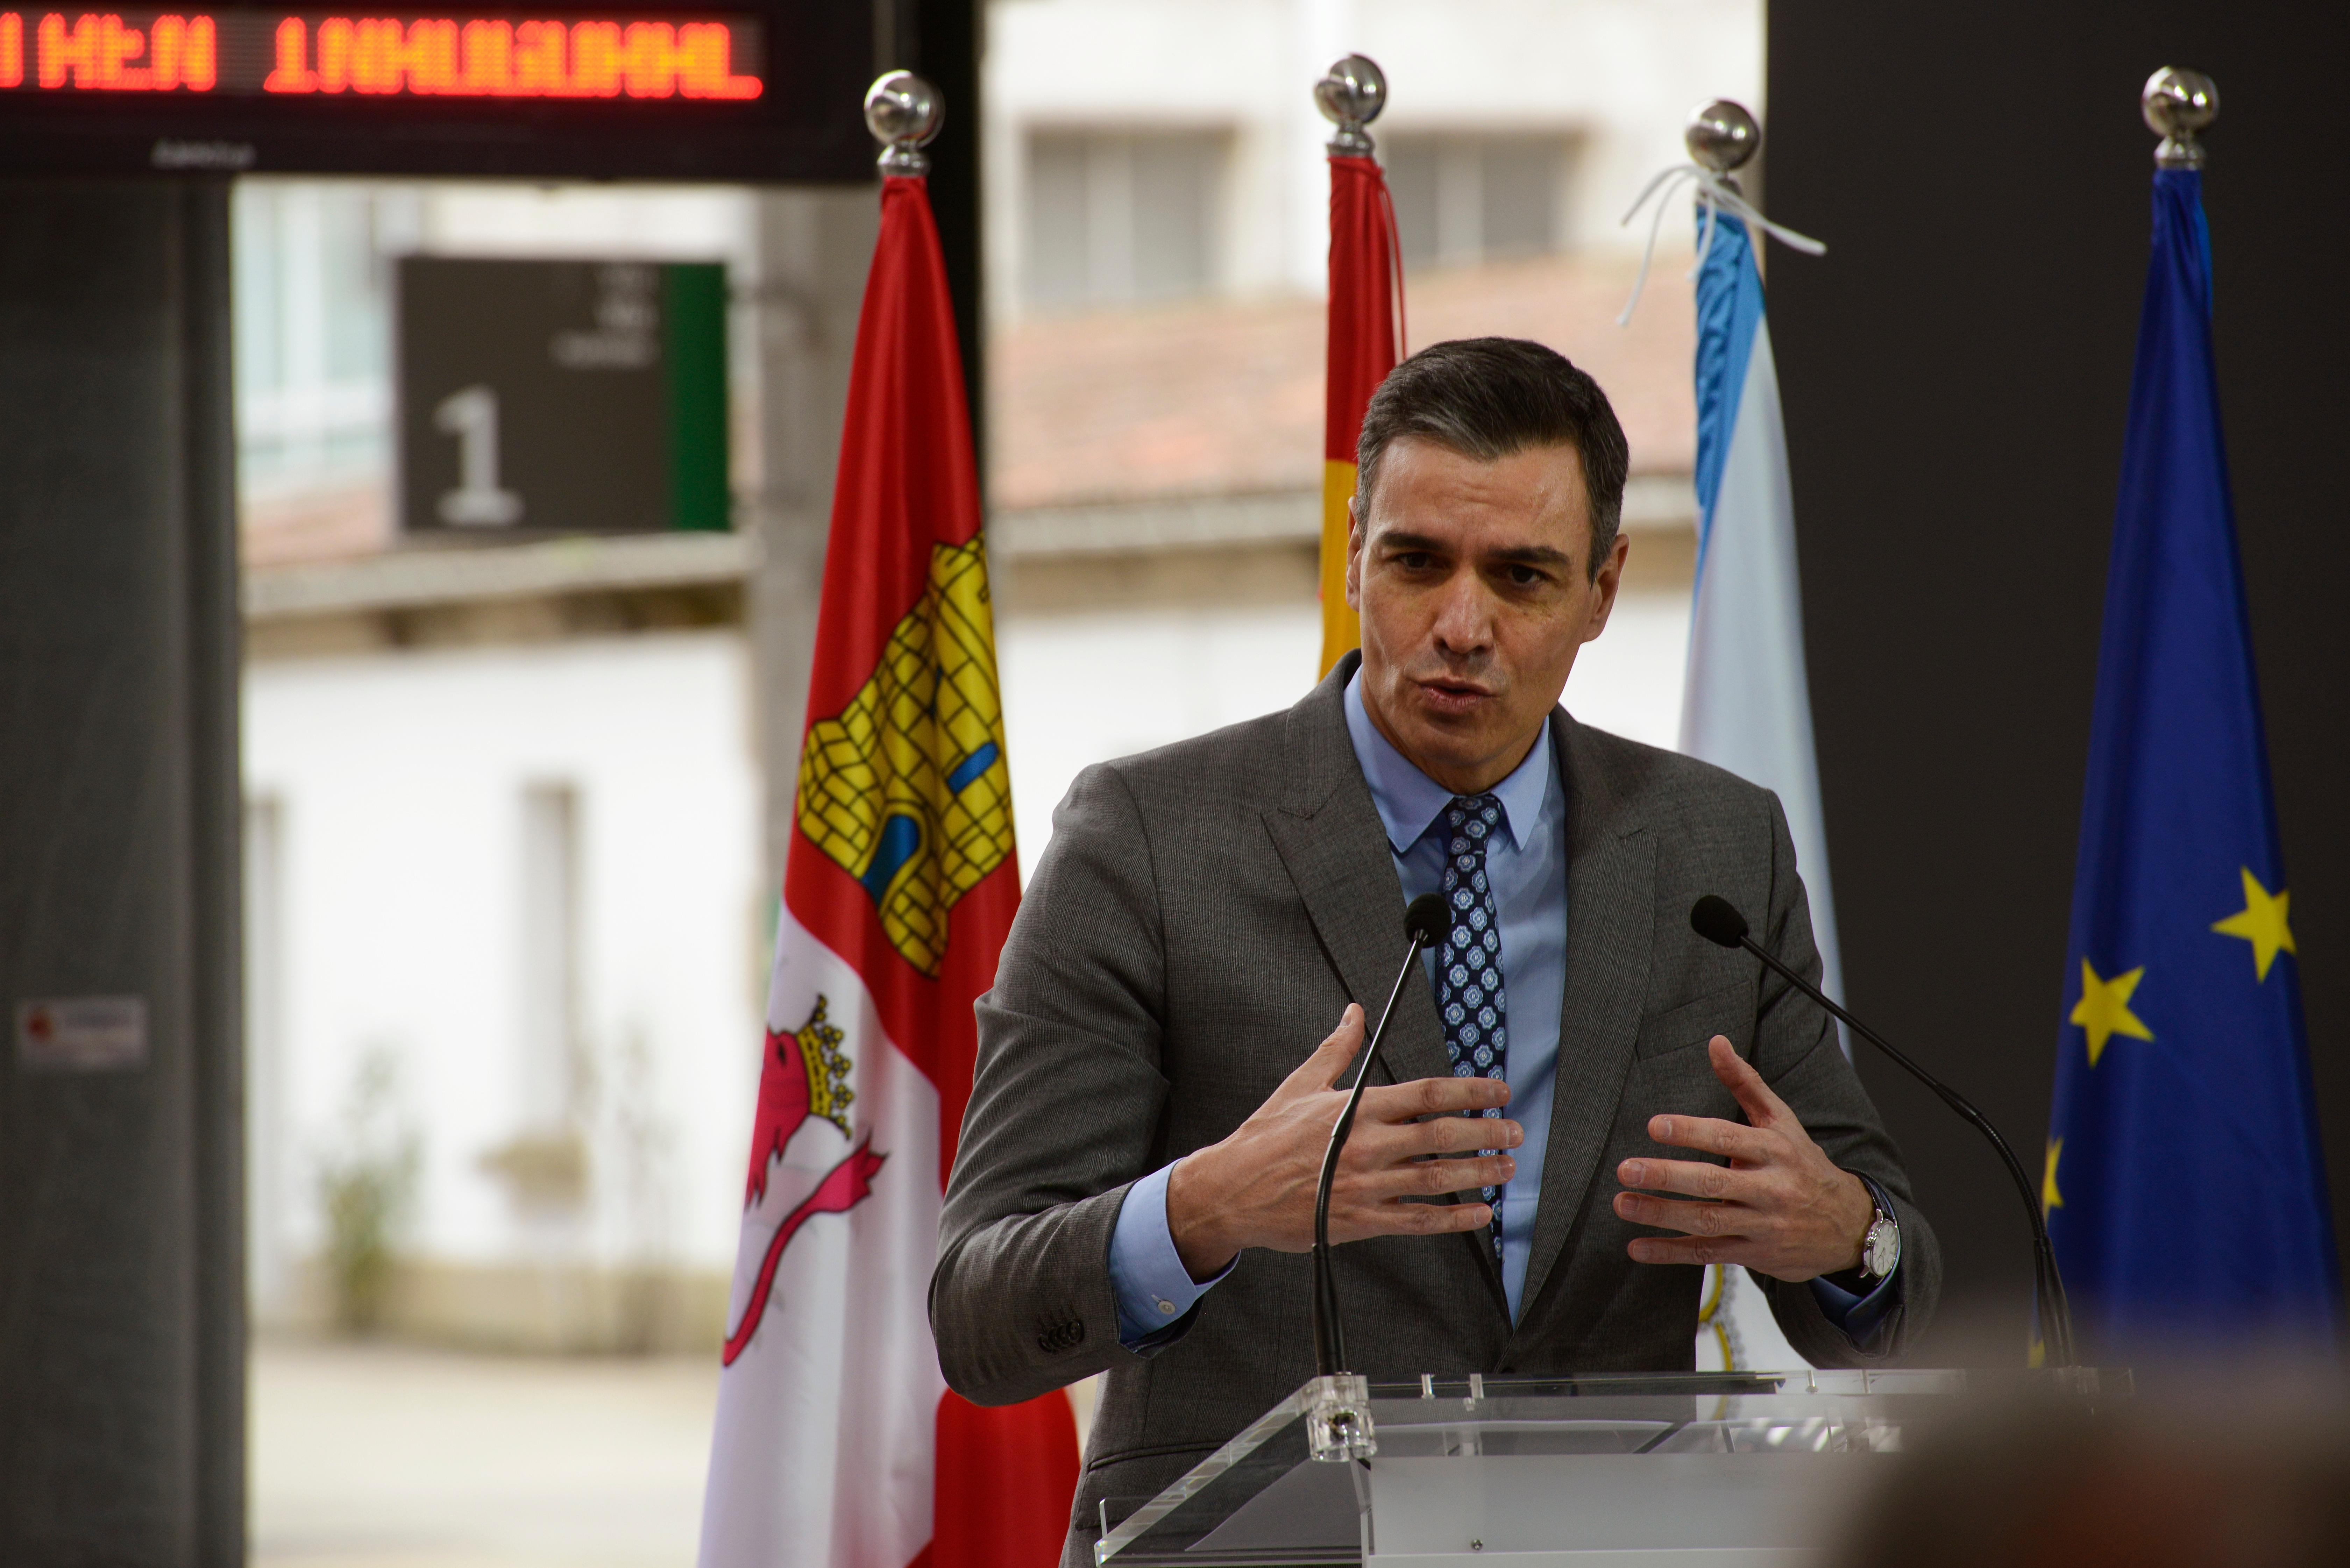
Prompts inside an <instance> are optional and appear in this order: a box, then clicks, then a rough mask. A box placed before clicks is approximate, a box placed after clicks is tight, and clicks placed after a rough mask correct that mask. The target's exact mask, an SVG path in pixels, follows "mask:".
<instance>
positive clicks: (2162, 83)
mask: <svg viewBox="0 0 2350 1568" xmlns="http://www.w3.org/2000/svg"><path fill="white" fill-rule="evenodd" d="M2137 107H2138V112H2139V113H2141V114H2143V115H2145V116H2146V128H2147V130H2151V131H2153V132H2154V133H2155V134H2156V135H2157V136H2159V137H2161V138H2162V145H2161V146H2159V147H2158V148H2156V149H2155V150H2154V161H2155V162H2156V163H2157V164H2158V165H2159V166H2160V167H2162V168H2165V169H2200V168H2202V167H2203V143H2202V142H2200V141H2199V140H2196V136H2195V133H2196V132H2197V131H2199V130H2202V129H2204V128H2205V127H2206V126H2208V125H2210V123H2211V122H2212V121H2213V120H2215V119H2219V118H2220V89H2219V88H2217V87H2216V86H2214V85H2213V84H2212V81H2211V78H2210V77H2207V76H2205V75H2204V74H2203V73H2202V72H2201V71H2190V70H2185V69H2182V68H2180V67H2178V66H2165V67H2162V68H2161V69H2160V70H2158V71H2157V72H2155V73H2154V75H2152V76H2150V77H2148V78H2146V87H2145V88H2144V89H2142V90H2141V91H2140V92H2139V93H2138V95H2137Z"/></svg>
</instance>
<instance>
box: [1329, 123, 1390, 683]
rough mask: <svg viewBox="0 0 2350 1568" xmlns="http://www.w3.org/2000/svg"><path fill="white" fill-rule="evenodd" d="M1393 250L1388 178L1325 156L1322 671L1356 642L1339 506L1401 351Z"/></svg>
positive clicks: (1353, 160)
mask: <svg viewBox="0 0 2350 1568" xmlns="http://www.w3.org/2000/svg"><path fill="white" fill-rule="evenodd" d="M1401 256H1402V252H1401V250H1400V248H1399V246H1398V244H1397V243H1396V222H1395V203H1394V202H1392V201H1390V200H1389V199H1388V182H1387V177H1386V176H1385V175H1384V174H1382V173H1380V171H1379V166H1378V162H1377V161H1375V160H1374V159H1372V158H1371V157H1369V156H1368V155H1367V154H1360V155H1358V154H1354V153H1345V152H1333V153H1332V154H1331V155H1330V343H1329V369H1328V379H1327V380H1326V389H1325V393H1324V401H1323V413H1322V458H1323V462H1322V673H1324V674H1325V675H1327V674H1328V673H1329V672H1330V667H1331V666H1332V665H1334V664H1336V663H1337V662H1338V660H1339V659H1340V657H1341V656H1343V655H1344V654H1345V653H1346V652H1347V650H1348V649H1352V648H1354V647H1355V646H1356V645H1357V643H1359V642H1361V641H1362V627H1361V625H1360V623H1359V622H1358V621H1357V619H1356V618H1355V612H1354V611H1353V610H1351V609H1349V608H1347V503H1348V502H1350V501H1352V500H1353V499H1354V498H1355V441H1356V439H1357V437H1359V436H1360V435H1361V434H1362V433H1363V410H1364V408H1365V407H1366V406H1367V405H1368V403H1369V402H1370V400H1371V394H1372V393H1373V392H1374V391H1377V390H1378V385H1379V383H1380V382H1381V381H1384V380H1386V379H1387V377H1388V371H1389V370H1392V369H1395V365H1396V359H1397V357H1398V355H1399V350H1400V349H1401V348H1402V342H1401V338H1402V336H1403V334H1402V332H1401V330H1400V328H1399V317H1400V315H1401V310H1402V305H1403V277H1402V267H1401Z"/></svg>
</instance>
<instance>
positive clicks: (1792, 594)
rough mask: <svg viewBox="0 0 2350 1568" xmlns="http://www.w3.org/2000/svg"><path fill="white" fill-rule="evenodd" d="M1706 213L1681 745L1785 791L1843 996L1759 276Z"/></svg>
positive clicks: (1821, 934)
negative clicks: (1691, 593) (1693, 561)
mask: <svg viewBox="0 0 2350 1568" xmlns="http://www.w3.org/2000/svg"><path fill="white" fill-rule="evenodd" d="M1698 223H1699V226H1700V233H1702V231H1703V228H1704V226H1705V225H1706V224H1708V223H1711V225H1712V226H1713V233H1712V234H1711V238H1710V239H1707V240H1705V241H1704V242H1703V243H1704V244H1705V256H1704V260H1703V262H1702V264H1701V265H1700V267H1699V270H1698V275H1697V475H1696V478H1697V587H1696V594H1695V602H1694V605H1693V607H1692V609H1691V613H1690V641H1689V669H1688V672H1687V674H1686V675H1685V676H1684V677H1683V682H1682V687H1681V741H1680V749H1681V750H1682V751H1683V752H1684V753H1688V754H1689V755H1690V756H1692V757H1699V758H1701V759H1703V760H1704V761H1706V762H1709V763H1715V764H1717V765H1718V766H1721V767H1725V768H1728V769H1729V770H1730V771H1731V773H1734V774H1737V775H1738V776H1739V777H1741V778H1743V779H1747V780H1749V781H1751V782H1752V783H1754V784H1761V785H1763V787H1764V788H1766V789H1770V790H1773V791H1776V792H1777V794H1778V796H1779V804H1780V805H1781V806H1782V807H1783V808H1784V809H1785V811H1786V813H1787V831H1788V833H1789V834H1790V835H1791V836H1793V837H1794V841H1795V865H1796V867H1797V868H1798V869H1799V870H1800V871H1801V872H1802V873H1803V877H1804V892H1805V893H1806V894H1807V895H1808V896H1809V897H1810V899H1811V906H1812V935H1813V938H1814V940H1816V941H1817V942H1818V943H1819V949H1820V961H1821V964H1822V966H1823V968H1824V969H1825V973H1824V974H1823V976H1822V977H1821V981H1820V989H1822V990H1823V991H1825V992H1827V993H1828V994H1829V995H1830V996H1834V997H1837V998H1841V997H1842V996H1843V994H1844V985H1843V970H1842V966H1841V964H1840V963H1839V962H1838V961H1837V958H1836V933H1835V898H1833V897H1832V896H1831V894H1830V893H1829V891H1828V842H1827V832H1826V829H1825V827H1824V826H1822V818H1821V815H1820V767H1819V761H1818V758H1817V757H1816V756H1815V755H1814V753H1813V750H1812V688H1811V680H1810V677H1809V676H1808V675H1807V674H1806V673H1805V672H1804V597H1803V589H1802V585H1801V582H1800V580H1799V578H1798V577H1797V575H1796V568H1795V499H1794V490H1793V488H1792V487H1791V486H1790V484H1789V483H1788V478H1787V429H1786V425H1785V422H1784V421H1783V420H1782V419H1781V418H1780V414H1779V371H1778V367H1777V366H1776V364H1775V363H1774V362H1773V359H1772V358H1771V325H1770V323H1769V321H1768V320H1766V319H1765V318H1764V316H1763V275H1762V274H1761V273H1760V272H1759V271H1758V270H1756V268H1755V265H1754V247H1753V244H1752V242H1751V240H1750V239H1749V237H1748V234H1747V229H1746V225H1745V224H1744V223H1742V222H1741V221H1739V220H1738V219H1737V218H1734V217H1732V216H1731V215H1730V214H1729V213H1723V212H1720V211H1713V212H1706V211H1702V210H1701V211H1700V213H1699V215H1698Z"/></svg>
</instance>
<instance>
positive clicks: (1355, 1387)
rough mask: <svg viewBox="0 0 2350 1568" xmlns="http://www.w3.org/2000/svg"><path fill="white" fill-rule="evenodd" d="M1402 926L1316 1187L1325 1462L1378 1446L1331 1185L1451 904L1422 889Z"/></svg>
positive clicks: (1308, 1424)
mask: <svg viewBox="0 0 2350 1568" xmlns="http://www.w3.org/2000/svg"><path fill="white" fill-rule="evenodd" d="M1403 929H1404V933H1405V934H1406V935H1407V936H1409V938H1410V939H1411V946H1410V948H1409V950H1407V951H1406V952H1405V953H1404V957H1403V967H1402V968H1401V969H1400V970H1399V971H1396V980H1395V985H1394V986H1393V987H1392V988H1391V989H1390V990H1389V991H1388V1002H1387V1005H1386V1006H1385V1007H1384V1008H1382V1009H1380V1011H1379V1022H1378V1027H1377V1028H1375V1029H1373V1030H1372V1031H1371V1038H1370V1043H1369V1044H1367V1045H1365V1046H1364V1047H1363V1058H1362V1063H1361V1064H1360V1065H1359V1066H1358V1067H1357V1069H1356V1071H1355V1086H1354V1088H1353V1089H1352V1090H1350V1091H1349V1092H1348V1093H1347V1104H1346V1106H1345V1107H1344V1108H1343V1109H1341V1110H1340V1111H1339V1113H1338V1119H1337V1120H1336V1122H1334V1123H1332V1124H1331V1127H1330V1142H1329V1145H1328V1147H1326V1148H1325V1149H1324V1150H1323V1151H1322V1175H1321V1179H1320V1180H1318V1181H1317V1182H1315V1187H1314V1366H1315V1378H1314V1381H1313V1382H1311V1383H1309V1384H1307V1385H1306V1386H1305V1388H1304V1389H1302V1390H1300V1395H1301V1397H1302V1398H1303V1399H1304V1401H1305V1404H1304V1407H1303V1414H1304V1415H1305V1447H1306V1451H1307V1452H1308V1453H1310V1454H1311V1455H1312V1456H1313V1457H1314V1458H1315V1459H1319V1460H1323V1461H1326V1462H1343V1461H1346V1460H1351V1459H1369V1458H1370V1457H1371V1456H1372V1455H1373V1454H1375V1453H1377V1452H1378V1438H1376V1437H1375V1436H1374V1434H1373V1432H1372V1428H1371V1389H1370V1383H1369V1381H1368V1380H1367V1379H1366V1378H1363V1377H1360V1376H1357V1375H1356V1374H1354V1373H1351V1372H1348V1371H1347V1370H1346V1366H1347V1330H1346V1324H1345V1320H1344V1319H1343V1318H1342V1317H1341V1315H1340V1314H1339V1311H1338V1282H1337V1279H1336V1275H1335V1273H1334V1272H1333V1271H1332V1269H1331V1266H1330V1187H1331V1184H1332V1183H1333V1182H1334V1181H1336V1179H1337V1176H1338V1156H1339V1154H1340V1153H1341V1152H1342V1151H1343V1150H1344V1149H1345V1148H1346V1147H1347V1134H1349V1133H1351V1132H1352V1131H1354V1129H1355V1113H1356V1112H1357V1110H1359V1109H1360V1108H1361V1106H1362V1104H1363V1090H1364V1089H1365V1088H1367V1086H1369V1084H1370V1081H1371V1069H1372V1068H1373V1067H1374V1066H1376V1065H1377V1064H1378V1058H1379V1045H1380V1044H1381V1043H1382V1042H1383V1041H1385V1040H1386V1039H1387V1037H1388V1024H1389V1023H1393V1022H1394V1021H1395V1010H1396V1003H1397V1002H1399V1001H1401V1000H1402V999H1403V988H1404V986H1405V984H1406V983H1407V982H1408V981H1409V980H1410V979H1411V976H1412V971H1414V970H1416V969H1418V968H1419V955H1420V954H1421V953H1423V952H1425V951H1426V950H1428V949H1429V948H1430V947H1432V946H1434V945H1435V944H1436V943H1438V942H1439V941H1441V940H1443V938H1444V936H1445V934H1446V933H1447V932H1449V931H1450V930H1451V929H1452V911H1451V909H1448V908H1447V907H1446V906H1445V902H1444V900H1443V899H1442V898H1440V897H1438V896H1437V895H1436V894H1434V893H1423V894H1421V895H1420V896H1419V898H1414V899H1413V900H1412V901H1411V905H1410V907H1409V909H1405V910H1404V916H1403Z"/></svg>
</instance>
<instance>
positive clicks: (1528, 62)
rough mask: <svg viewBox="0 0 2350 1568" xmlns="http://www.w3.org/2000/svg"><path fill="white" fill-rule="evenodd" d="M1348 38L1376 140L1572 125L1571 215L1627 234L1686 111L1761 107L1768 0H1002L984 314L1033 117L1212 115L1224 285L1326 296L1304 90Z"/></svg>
mask: <svg viewBox="0 0 2350 1568" xmlns="http://www.w3.org/2000/svg"><path fill="white" fill-rule="evenodd" d="M1350 51H1360V52H1361V53H1364V54H1367V55H1369V56H1370V57H1372V58H1373V59H1375V60H1377V61H1378V63H1379V66H1380V68H1381V69H1382V70H1384V71H1385V72H1386V73H1387V78H1388V92H1389V107H1388V110H1387V112H1386V114H1385V115H1384V116H1383V117H1382V118H1381V119H1380V120H1379V121H1378V124H1377V125H1376V126H1374V127H1373V134H1374V136H1377V135H1379V134H1381V133H1388V132H1395V131H1407V132H1414V131H1416V132H1434V131H1479V130H1482V131H1506V132H1511V133H1527V132H1542V131H1555V132H1559V133H1562V134H1567V133H1572V134H1575V135H1576V136H1577V137H1578V138H1580V139H1581V141H1582V145H1583V149H1584V151H1583V156H1582V160H1581V166H1580V168H1579V170H1578V178H1577V180H1576V182H1575V196H1574V202H1575V210H1574V211H1573V213H1571V214H1570V223H1569V226H1570V229H1571V232H1573V233H1575V234H1578V235H1582V236H1585V237H1586V240H1587V241H1588V242H1589V243H1593V244H1607V245H1617V246H1628V245H1632V244H1637V243H1638V238H1637V236H1636V235H1634V234H1632V233H1631V232H1630V231H1627V230H1623V229H1621V228H1619V226H1618V223H1617V220H1618V219H1620V218H1621V217H1622V216H1623V212H1624V209H1625V208H1626V207H1627V206H1628V205H1629V204H1630V202H1631V200H1632V198H1633V197H1634V196H1635V195H1637V194H1638V191H1639V188H1640V186H1641V184H1642V183H1643V182H1646V181H1647V180H1648V177H1649V176H1650V175H1652V174H1654V173H1655V172H1656V171H1658V170H1659V169H1662V168H1664V167H1665V166H1666V165H1667V164H1669V163H1676V162H1680V161H1684V159H1685V157H1686V154H1685V153H1684V152H1683V151H1682V148H1681V140H1680V136H1681V125H1682V121H1683V119H1685V117H1686V116H1687V114H1688V111H1689V110H1690V109H1691V108H1693V107H1695V106H1696V105H1698V104H1700V103H1702V102H1704V101H1705V100H1707V99H1712V98H1718V97H1728V98H1734V99H1739V100H1740V101H1741V102H1742V103H1745V104H1746V105H1747V106H1748V107H1749V108H1752V109H1755V110H1756V112H1758V113H1760V112H1761V110H1762V103H1761V94H1762V90H1763V6H1762V0H1442V3H1441V4H1435V3H1431V0H996V3H995V4H994V5H992V6H990V8H989V11H988V47H987V57H986V62H985V71H986V78H985V79H986V87H985V91H986V97H987V125H986V127H985V138H986V145H985V149H984V157H985V160H986V182H987V192H988V202H989V213H988V233H987V248H988V287H989V308H990V311H991V313H992V314H993V318H994V319H996V320H998V321H1010V320H1013V319H1014V318H1016V317H1018V315H1019V314H1020V310H1021V299H1020V280H1021V277H1022V275H1023V270H1024V269H1023V265H1022V262H1023V257H1022V245H1023V234H1022V229H1023V225H1022V223H1021V214H1022V213H1024V211H1025V207H1024V164H1025V157H1024V146H1025V140H1026V137H1027V135H1028V133H1029V131H1030V130H1036V129H1049V130H1078V129H1098V130H1149V129H1179V128H1180V129H1184V130H1206V129H1222V130H1227V131H1228V132H1229V133H1230V134H1231V136H1232V163H1231V166H1230V168H1229V170H1228V171H1227V180H1226V202H1227V206H1226V212H1225V222H1224V225H1223V234H1224V238H1223V249H1224V254H1223V257H1222V275H1223V282H1224V285H1225V286H1226V287H1227V288H1228V289H1230V290H1231V291H1232V292H1235V293H1241V294H1253V293H1265V292H1277V291H1293V290H1294V291H1303V292H1305V293H1311V294H1319V293H1320V292H1321V291H1322V289H1323V287H1324V284H1325V254H1326V248H1327V245H1328V225H1327V219H1326V213H1327V210H1328V200H1329V195H1328V192H1329V176H1328V174H1327V172H1326V170H1325V168H1324V151H1323V148H1324V144H1325V143H1326V141H1327V140H1329V134H1330V127H1329V125H1328V122H1326V120H1324V119H1322V118H1321V115H1320V113H1319V112H1318V111H1317V110H1316V109H1315V107H1314V102H1313V96H1312V89H1313V85H1314V82H1315V80H1316V79H1317V78H1319V77H1320V76H1321V75H1322V73H1323V71H1324V70H1326V68H1328V67H1329V65H1330V63H1331V62H1332V61H1333V60H1335V59H1336V58H1337V57H1339V56H1341V55H1344V54H1347V53H1348V52H1350ZM950 112H951V106H950Z"/></svg>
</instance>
